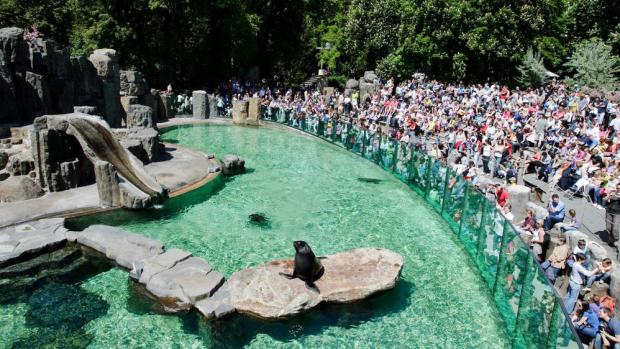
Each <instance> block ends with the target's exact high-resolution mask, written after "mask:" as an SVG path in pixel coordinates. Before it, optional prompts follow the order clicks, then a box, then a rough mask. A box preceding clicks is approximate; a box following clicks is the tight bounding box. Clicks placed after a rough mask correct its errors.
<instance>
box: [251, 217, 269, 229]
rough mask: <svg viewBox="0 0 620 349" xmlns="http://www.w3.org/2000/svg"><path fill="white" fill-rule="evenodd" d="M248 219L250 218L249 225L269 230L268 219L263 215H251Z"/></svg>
mask: <svg viewBox="0 0 620 349" xmlns="http://www.w3.org/2000/svg"><path fill="white" fill-rule="evenodd" d="M248 218H250V223H252V224H254V225H258V226H259V227H262V228H271V223H270V222H269V219H268V218H267V216H265V215H264V214H263V213H252V214H251V215H249V216H248Z"/></svg>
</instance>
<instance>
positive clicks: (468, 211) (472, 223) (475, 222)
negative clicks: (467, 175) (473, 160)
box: [459, 185, 486, 258]
mask: <svg viewBox="0 0 620 349" xmlns="http://www.w3.org/2000/svg"><path fill="white" fill-rule="evenodd" d="M485 205H486V200H485V199H484V197H483V196H482V195H480V193H479V192H478V191H477V190H476V189H474V187H472V186H471V185H468V186H467V198H466V202H465V209H464V213H463V218H462V223H461V230H460V233H459V238H460V239H461V242H462V243H463V245H464V246H465V250H466V251H467V252H468V253H469V254H470V255H471V256H472V257H474V258H475V257H476V256H477V255H478V235H479V230H480V224H481V222H482V219H483V218H484V217H483V214H482V213H483V210H485V209H486V206H485Z"/></svg>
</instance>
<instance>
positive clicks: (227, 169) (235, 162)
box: [222, 154, 245, 176]
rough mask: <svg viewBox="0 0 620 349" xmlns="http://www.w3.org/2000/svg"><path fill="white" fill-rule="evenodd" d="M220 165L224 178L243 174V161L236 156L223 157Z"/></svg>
mask: <svg viewBox="0 0 620 349" xmlns="http://www.w3.org/2000/svg"><path fill="white" fill-rule="evenodd" d="M222 163H223V166H222V169H223V172H224V175H225V176H234V175H237V174H241V173H244V172H245V160H243V159H242V158H240V157H238V156H237V155H231V154H228V155H224V157H223V158H222Z"/></svg>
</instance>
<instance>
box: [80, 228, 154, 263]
mask: <svg viewBox="0 0 620 349" xmlns="http://www.w3.org/2000/svg"><path fill="white" fill-rule="evenodd" d="M77 242H78V243H80V244H82V245H84V246H88V247H90V248H92V249H94V250H96V251H98V252H100V253H102V254H104V255H105V256H106V257H107V258H109V259H111V260H114V261H115V262H116V263H117V264H118V265H120V266H122V267H124V268H126V269H129V270H131V269H133V268H134V265H135V264H136V263H139V262H141V261H142V260H144V259H146V258H149V257H152V256H156V255H158V254H160V253H162V252H163V248H164V246H163V245H162V243H161V242H159V241H157V240H153V239H149V238H147V237H145V236H143V235H139V234H133V233H129V232H127V231H125V230H123V229H119V228H115V227H110V226H107V225H91V226H90V227H88V228H86V229H85V230H84V231H82V232H79V233H78V234H77Z"/></svg>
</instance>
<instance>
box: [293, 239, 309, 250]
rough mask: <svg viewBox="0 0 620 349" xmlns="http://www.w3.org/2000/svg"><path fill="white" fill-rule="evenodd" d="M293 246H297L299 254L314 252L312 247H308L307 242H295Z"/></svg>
mask: <svg viewBox="0 0 620 349" xmlns="http://www.w3.org/2000/svg"><path fill="white" fill-rule="evenodd" d="M293 246H295V251H296V252H297V253H308V252H312V249H311V248H310V245H308V244H307V243H306V242H305V241H301V240H299V241H295V242H293Z"/></svg>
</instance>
